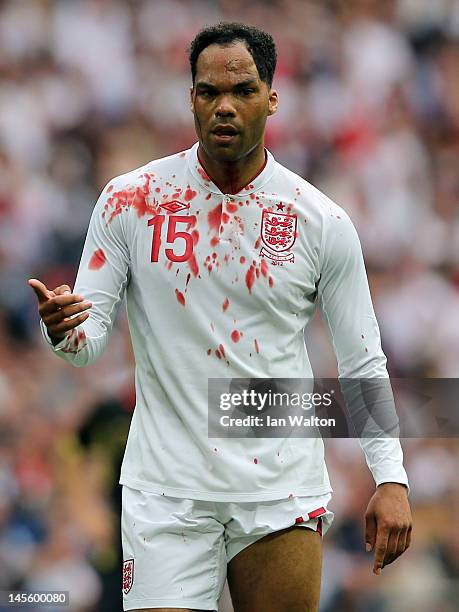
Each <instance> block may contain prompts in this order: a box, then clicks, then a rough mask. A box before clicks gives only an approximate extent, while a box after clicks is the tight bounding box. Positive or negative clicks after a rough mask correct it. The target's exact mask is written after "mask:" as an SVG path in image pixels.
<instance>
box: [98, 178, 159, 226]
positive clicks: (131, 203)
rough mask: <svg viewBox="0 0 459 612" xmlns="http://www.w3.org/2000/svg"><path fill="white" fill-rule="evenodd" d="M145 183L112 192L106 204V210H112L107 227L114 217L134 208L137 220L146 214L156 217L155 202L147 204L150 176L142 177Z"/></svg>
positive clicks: (157, 209) (157, 210) (156, 207)
mask: <svg viewBox="0 0 459 612" xmlns="http://www.w3.org/2000/svg"><path fill="white" fill-rule="evenodd" d="M142 176H143V178H144V179H145V182H144V184H143V185H142V186H140V187H138V186H137V187H134V186H132V187H126V188H125V189H121V190H120V191H115V192H113V195H112V196H111V197H109V198H108V200H107V204H106V207H105V208H106V210H107V211H108V210H109V209H110V208H112V209H113V210H112V212H111V215H110V218H109V219H108V221H107V225H108V224H110V223H111V222H112V221H113V219H114V218H115V217H117V216H118V215H120V214H121V213H122V212H123V211H124V210H127V209H128V208H134V209H135V210H136V211H137V216H138V217H139V219H140V218H141V217H143V216H145V215H146V214H147V213H148V214H150V215H156V214H158V212H159V208H158V206H157V203H156V201H155V200H154V201H153V203H149V202H147V197H148V196H150V193H151V192H150V180H151V178H152V175H151V174H144V175H142Z"/></svg>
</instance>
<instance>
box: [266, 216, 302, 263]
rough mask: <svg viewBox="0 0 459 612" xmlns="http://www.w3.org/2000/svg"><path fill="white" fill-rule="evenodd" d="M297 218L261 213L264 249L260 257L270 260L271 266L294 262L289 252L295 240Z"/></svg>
mask: <svg viewBox="0 0 459 612" xmlns="http://www.w3.org/2000/svg"><path fill="white" fill-rule="evenodd" d="M296 223H297V216H296V215H289V214H286V213H277V212H270V211H268V210H264V211H263V216H262V218H261V239H262V241H263V244H264V247H263V248H262V249H261V251H260V255H264V256H265V257H268V258H269V259H271V261H272V262H273V264H277V265H282V264H283V262H284V261H285V262H286V261H289V262H291V263H293V262H294V256H293V253H292V252H291V251H290V249H291V248H292V246H293V245H294V243H295V240H296Z"/></svg>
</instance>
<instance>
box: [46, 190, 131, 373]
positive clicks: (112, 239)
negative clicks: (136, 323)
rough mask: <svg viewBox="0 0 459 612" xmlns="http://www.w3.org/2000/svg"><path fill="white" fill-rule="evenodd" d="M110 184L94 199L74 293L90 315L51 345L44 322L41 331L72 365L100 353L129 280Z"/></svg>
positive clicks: (122, 233)
mask: <svg viewBox="0 0 459 612" xmlns="http://www.w3.org/2000/svg"><path fill="white" fill-rule="evenodd" d="M112 190H113V183H112V186H110V185H108V186H106V188H105V189H104V190H103V192H102V194H101V195H100V197H99V199H98V200H97V202H96V205H95V207H94V210H93V213H92V215H91V220H90V222H89V228H88V232H87V235H86V239H85V243H84V247H83V252H82V256H81V260H80V265H79V268H78V274H77V278H76V281H75V287H74V290H73V292H74V293H76V294H78V295H82V296H83V297H84V298H85V299H87V300H89V301H91V302H92V307H91V308H90V309H89V311H88V312H89V317H88V318H87V319H86V320H85V321H84V322H83V323H81V324H80V325H78V327H76V328H74V329H73V330H70V331H69V332H68V333H67V334H66V336H65V337H64V338H63V339H62V340H61V341H60V342H59V343H58V344H57V345H56V346H53V344H52V342H51V340H50V338H49V336H48V333H47V330H46V326H45V325H44V323H43V321H40V324H41V330H42V334H43V336H44V338H45V340H46V342H47V343H48V344H49V345H50V346H51V347H52V349H53V351H54V352H55V353H56V355H58V356H59V357H62V359H64V360H65V361H67V362H69V363H71V364H72V365H74V366H77V367H82V366H85V365H88V364H90V363H92V362H93V361H95V360H96V359H97V358H98V357H99V355H101V353H102V352H103V350H104V348H105V346H106V344H107V342H108V339H109V337H110V333H111V330H112V327H113V323H114V320H115V318H116V313H117V310H118V307H119V304H120V302H121V300H122V299H123V296H124V293H125V290H126V286H127V284H128V282H129V250H128V246H127V242H126V234H125V228H124V226H123V220H124V219H123V217H124V215H123V214H113V213H112V214H110V213H109V212H108V210H109V208H110V207H109V206H108V202H109V200H110V193H111V191H112Z"/></svg>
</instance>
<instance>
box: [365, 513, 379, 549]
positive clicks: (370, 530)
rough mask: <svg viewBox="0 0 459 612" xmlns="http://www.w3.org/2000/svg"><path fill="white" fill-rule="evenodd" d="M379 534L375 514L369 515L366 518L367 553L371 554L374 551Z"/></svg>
mask: <svg viewBox="0 0 459 612" xmlns="http://www.w3.org/2000/svg"><path fill="white" fill-rule="evenodd" d="M376 533H377V523H376V517H375V515H374V514H368V515H366V516H365V544H366V551H367V552H370V551H371V550H373V548H374V545H375V541H376Z"/></svg>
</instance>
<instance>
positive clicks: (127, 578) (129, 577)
mask: <svg viewBox="0 0 459 612" xmlns="http://www.w3.org/2000/svg"><path fill="white" fill-rule="evenodd" d="M133 582H134V559H127V560H126V561H124V562H123V593H124V594H125V595H127V594H128V593H129V591H130V590H131V588H132V584H133Z"/></svg>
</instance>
